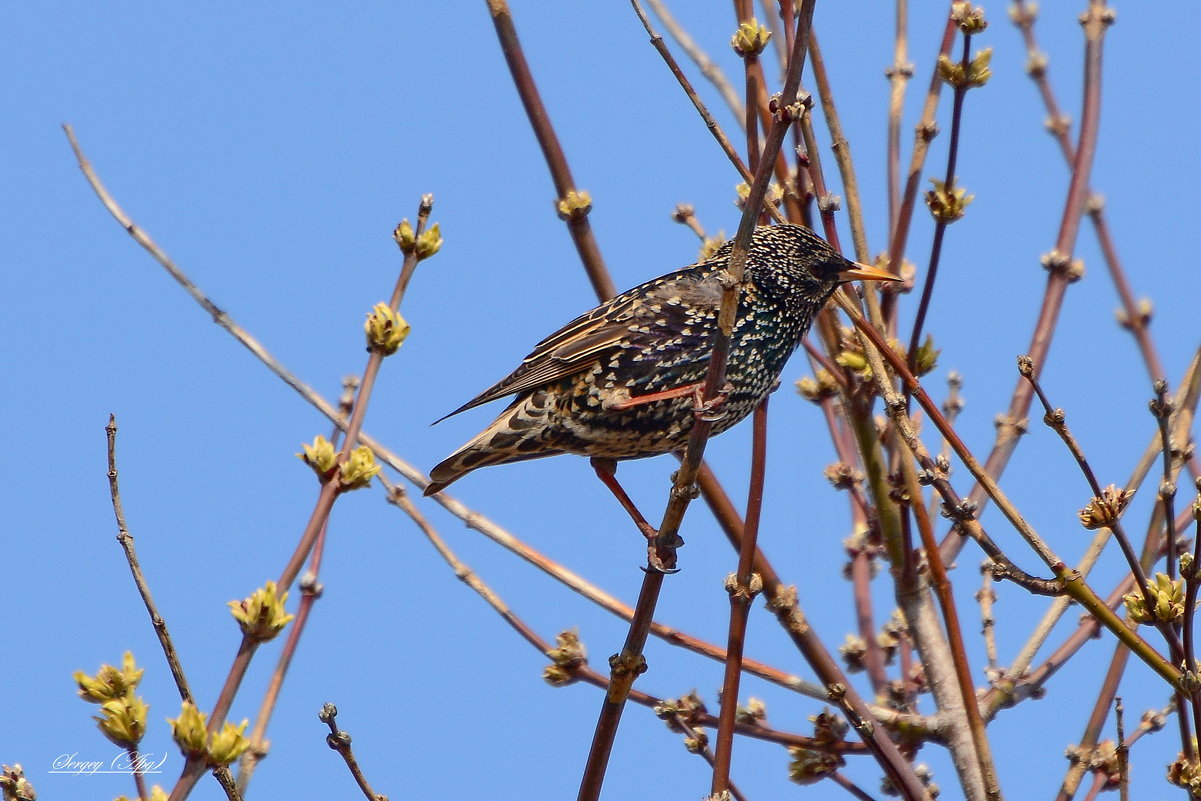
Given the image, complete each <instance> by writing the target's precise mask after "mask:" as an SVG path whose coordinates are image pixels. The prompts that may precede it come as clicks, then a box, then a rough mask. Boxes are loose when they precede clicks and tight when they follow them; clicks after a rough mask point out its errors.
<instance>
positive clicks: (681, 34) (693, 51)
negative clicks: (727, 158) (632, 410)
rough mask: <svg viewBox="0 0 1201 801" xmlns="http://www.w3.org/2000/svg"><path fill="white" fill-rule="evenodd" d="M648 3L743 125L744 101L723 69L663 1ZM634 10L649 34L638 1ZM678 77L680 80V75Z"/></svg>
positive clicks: (656, 47)
mask: <svg viewBox="0 0 1201 801" xmlns="http://www.w3.org/2000/svg"><path fill="white" fill-rule="evenodd" d="M646 3H647V5H649V6H650V7H651V9H652V10H653V11H654V12H655V16H656V17H658V18H659V21H660V22H662V23H663V27H664V28H666V29H667V32H668V33H669V34H671V38H672V39H675V40H676V44H678V45H679V46H680V49H682V50H683V51H684V53H685V54H686V55H687V56H688V58H690V59H692V61H693V63H694V64H696V66H697V68H698V69H700V71H701V75H704V76H705V80H707V81H709V83H711V84H713V88H715V89H716V90H717V93H718V94H719V95H721V99H722V100H724V101H725V103H726V105H727V106H728V107H729V109H730V113H731V114H733V115H734V119H736V120H738V123H739V125H743V124H744V123H743V121H742V101H741V100H740V99H739V98H738V92H736V91H735V90H734V85H733V84H731V83H730V79H729V78H727V77H726V74H725V73H724V72H722V69H721V67H719V66H718V65H717V63H716V62H715V61H713V59H711V58H709V54H708V53H706V52H705V51H704V50H703V49H702V48H701V47H700V45H698V44H697V43H696V41H694V40H693V38H692V37H691V36H689V35H688V31H686V30H684V28H683V26H681V25H680V23H679V22H678V21H677V20H676V18H675V17H674V16H673V15H672V13H671V12H670V11H669V10H668V8H667V5H666V4H665V3H664V2H663V0H646ZM634 8H635V9H637V10H638V16H639V17H640V18H641V19H642V24H643V25H646V26H647V29H648V32H649V30H650V25H649V23H648V22H647V20H646V17H645V15H644V14H643V13H642V10H641V8H639V6H638V3H637V2H636V0H635V2H634ZM651 35H652V37H656V36H658V34H651ZM655 49H656V50H658V49H659V48H658V45H656V46H655ZM660 52H662V51H660ZM677 69H678V67H672V74H675V73H676V71H677ZM676 77H677V78H679V75H677V76H676ZM691 96H692V94H689V97H690V98H691ZM694 102H696V101H694ZM698 110H699V109H698ZM706 113H707V112H706ZM707 122H708V121H707V120H706V123H707ZM746 180H748V181H749V180H750V178H747V179H746Z"/></svg>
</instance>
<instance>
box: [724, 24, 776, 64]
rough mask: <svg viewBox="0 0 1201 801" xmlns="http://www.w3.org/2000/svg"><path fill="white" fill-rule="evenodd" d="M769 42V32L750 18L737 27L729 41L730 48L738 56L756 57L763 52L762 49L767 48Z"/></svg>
mask: <svg viewBox="0 0 1201 801" xmlns="http://www.w3.org/2000/svg"><path fill="white" fill-rule="evenodd" d="M770 40H771V31H769V30H768V29H767V27H766V26H763V25H760V24H759V21H758V20H756V19H755V18H754V17H751V19H750V20H749V21H748V22H744V23H742V24H741V25H739V26H738V30H737V31H735V32H734V36H733V37H732V38H731V39H730V46H731V47H733V48H734V52H735V53H737V54H738V55H740V56H744V57H745V56H757V55H759V54H760V53H762V52H763V48H765V47H767V43H768V41H770Z"/></svg>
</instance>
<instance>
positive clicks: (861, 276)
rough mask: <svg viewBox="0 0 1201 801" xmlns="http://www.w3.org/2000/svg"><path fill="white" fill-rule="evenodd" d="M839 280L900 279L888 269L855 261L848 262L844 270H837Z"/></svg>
mask: <svg viewBox="0 0 1201 801" xmlns="http://www.w3.org/2000/svg"><path fill="white" fill-rule="evenodd" d="M838 280H839V281H900V280H901V277H900V276H899V275H893V274H892V273H890V272H888V270H881V269H880V268H879V267H871V266H869V265H867V264H860V263H859V262H857V261H853V262H851V263H850V266H849V267H848V268H847V269H845V270H839V271H838Z"/></svg>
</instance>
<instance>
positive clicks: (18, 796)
mask: <svg viewBox="0 0 1201 801" xmlns="http://www.w3.org/2000/svg"><path fill="white" fill-rule="evenodd" d="M0 793H2V794H3V797H4V801H34V799H36V798H37V795H38V794H37V792H35V791H34V789H33V785H32V784H30V783H29V779H26V778H25V769H24V768H22V767H21V766H20V765H19V764H16V765H11V766H9V765H3V766H0Z"/></svg>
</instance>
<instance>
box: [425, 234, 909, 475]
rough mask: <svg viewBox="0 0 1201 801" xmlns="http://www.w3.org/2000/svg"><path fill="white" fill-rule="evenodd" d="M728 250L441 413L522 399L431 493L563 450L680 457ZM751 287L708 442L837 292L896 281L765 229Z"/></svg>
mask: <svg viewBox="0 0 1201 801" xmlns="http://www.w3.org/2000/svg"><path fill="white" fill-rule="evenodd" d="M732 249H733V243H732V242H726V243H725V244H724V245H722V246H721V247H720V248H719V249H718V250H717V251H716V252H715V253H714V254H713V255H712V256H710V257H709V258H708V259H705V260H704V261H701V262H698V263H696V264H693V265H692V266H690V267H685V268H684V269H682V270H679V271H677V272H673V273H668V274H667V275H665V276H662V277H661V278H656V279H654V280H652V281H647V282H646V283H645V284H641V285H639V286H636V287H634V288H633V289H631V290H629V291H627V292H623V293H622V294H620V295H618V296H617V297H615V298H613V299H611V300H608V301H606V302H604V303H602V304H601V305H600V306H597V307H596V308H595V309H593V310H592V311H590V312H588V313H586V314H584V315H582V316H580V317H577V318H576V319H575V320H572V321H571V322H570V323H568V324H567V325H565V326H564V327H563V328H560V329H559V330H558V331H556V332H555V333H553V334H551V335H550V336H549V337H547V338H546V339H544V340H542V341H541V342H539V343H538V344H537V346H535V347H534V350H533V352H532V353H531V354H530V355H529V356H527V357H526V358H525V360H524V361H522V363H521V365H520V366H519V367H518V368H517V369H516V370H514V371H513V372H512V373H511V374H509V375H508V376H507V377H506V378H503V379H501V380H500V381H499V382H498V383H496V384H495V385H493V386H492V387H490V388H488V389H487V390H485V391H484V392H482V393H481V394H480V395H478V396H476V397H475V398H473V399H471V400H470V401H468V402H467V403H465V404H463V405H462V406H460V407H459V408H458V409H455V410H454V411H453V412H451V413H450V414H448V415H446V417H450V416H451V415H455V414H458V413H459V412H462V411H465V410H467V409H471V408H474V407H476V406H479V405H481V404H484V403H487V402H489V401H492V400H496V399H497V398H501V397H504V396H506V395H517V399H516V400H514V401H513V403H511V404H510V405H509V407H508V408H507V409H505V410H504V412H502V413H501V415H500V416H499V417H497V418H496V420H495V421H493V423H492V424H491V425H490V426H488V427H487V428H486V429H484V430H483V431H482V432H481V433H480V434H478V435H477V436H476V437H474V438H473V439H472V440H471V441H470V442H468V443H467V444H466V445H464V446H463V447H461V448H459V449H458V450H457V451H455V452H454V453H453V454H451V455H450V456H449V457H447V458H446V459H445V460H443V461H442V462H441V463H440V464H438V466H437V467H435V468H434V469H433V470H431V471H430V478H431V479H432V481H431V482H430V484H429V486H428V487H427V488H426V490H425V494H426V495H433V494H434V493H436V492H440V491H441V490H443V489H445V487H446V486H447V485H448V484H450V483H451V482H452V481H457V480H458V479H460V478H462V477H463V476H465V475H466V474H467V473H469V472H471V471H472V470H475V469H477V468H480V467H486V466H488V465H494V464H506V463H508V462H520V461H524V460H526V459H537V458H540V457H543V456H553V455H555V454H558V453H576V454H581V455H583V456H590V457H592V458H593V459H594V460H620V459H637V458H641V457H644V456H655V455H658V454H661V453H669V452H671V451H677V450H681V449H682V448H683V447H684V446H685V444H686V443H687V441H688V434H689V431H690V430H691V428H692V424H693V421H694V419H695V413H696V408H695V407H696V398H697V396H698V393H697V391H696V390H697V389H698V388H699V387H700V386H701V384H702V382H703V381H704V379H705V373H706V371H707V370H708V365H709V356H710V354H711V352H712V350H713V341H712V336H713V333H714V332H715V331H716V330H717V314H718V310H719V308H720V306H721V298H722V285H721V279H722V276H723V274H724V273H725V270H726V268H727V267H728V265H729V261H730V251H731V250H732ZM746 277H747V278H748V279H749V281H746V282H744V284H743V289H742V292H741V294H740V296H739V301H738V314H737V317H736V322H735V325H734V335H733V337H732V339H731V341H730V354H729V361H728V364H727V367H726V382H727V387H726V391H725V393H724V400H723V402H722V404H721V407H720V412H721V414H720V417H718V418H717V419H716V420H715V422H714V424H713V429H712V433H713V434H714V435H716V434H720V433H721V432H723V431H725V430H727V429H729V428H730V427H731V426H733V425H735V424H736V423H738V422H739V421H740V420H742V419H743V418H744V417H746V416H747V415H748V414H750V413H751V411H752V410H754V408H755V406H757V405H758V403H759V401H761V400H762V399H763V398H764V396H766V395H767V394H768V393H769V392H770V391H771V389H772V387H773V386H774V385H775V383H776V381H777V380H778V378H779V376H780V372H781V371H782V370H783V369H784V363H785V362H786V361H788V357H789V356H791V355H792V352H793V351H794V350H796V347H797V345H799V344H800V342H801V338H802V337H804V335H805V332H806V331H808V330H809V323H810V321H811V320H812V319H813V315H814V314H816V313H817V311H818V310H819V309H821V307H822V306H823V305H824V304H825V302H826V300H827V299H829V297H830V295H831V294H832V293H833V292H834V289H835V288H836V287H837V286H838V285H839V284H842V283H845V282H847V281H854V280H870V281H895V280H898V279H897V277H896V276H894V275H892V274H891V273H888V272H886V271H884V270H879V269H877V268H875V267H868V266H866V265H863V264H858V263H856V262H852V261H848V260H847V259H845V258H843V257H842V256H841V255H839V254H838V253H837V252H836V251H835V250H834V249H833V248H831V247H830V246H829V245H828V244H826V242H824V241H823V240H822V239H820V238H819V237H818V236H817V235H815V234H814V233H813V232H812V231H810V230H809V229H808V228H803V227H801V226H799V225H776V226H760V227H759V228H757V229H756V230H755V233H754V237H753V239H752V243H751V248H750V252H749V254H748V257H747V262H746ZM446 417H444V418H442V419H443V420H445V419H446ZM439 422H440V421H439Z"/></svg>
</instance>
